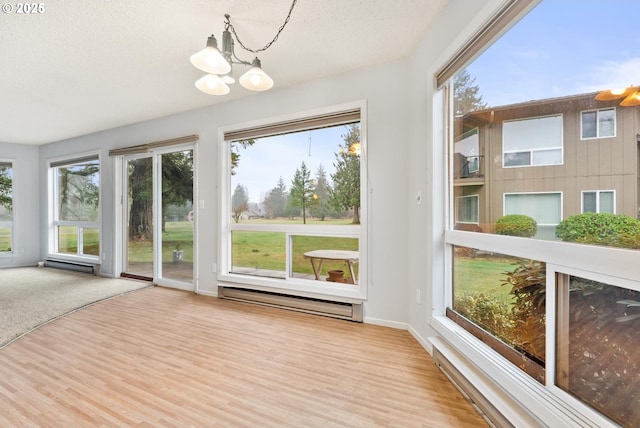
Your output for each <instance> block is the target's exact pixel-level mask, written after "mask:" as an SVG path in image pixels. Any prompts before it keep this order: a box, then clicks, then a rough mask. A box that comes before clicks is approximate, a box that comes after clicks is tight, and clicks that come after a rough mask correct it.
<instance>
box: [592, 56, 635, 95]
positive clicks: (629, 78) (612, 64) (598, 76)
mask: <svg viewBox="0 0 640 428" xmlns="http://www.w3.org/2000/svg"><path fill="white" fill-rule="evenodd" d="M585 81H586V82H585V84H584V86H583V87H582V89H581V90H580V92H595V91H601V90H603V89H613V88H625V87H627V86H631V85H634V86H637V85H640V57H638V58H629V59H626V60H623V61H605V62H603V63H601V64H599V65H597V66H595V67H594V69H593V70H592V71H591V72H588V73H586V74H585Z"/></svg>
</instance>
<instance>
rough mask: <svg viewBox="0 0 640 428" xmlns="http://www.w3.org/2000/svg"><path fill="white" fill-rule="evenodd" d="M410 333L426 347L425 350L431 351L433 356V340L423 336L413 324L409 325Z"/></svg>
mask: <svg viewBox="0 0 640 428" xmlns="http://www.w3.org/2000/svg"><path fill="white" fill-rule="evenodd" d="M409 333H411V336H413V338H414V339H415V340H417V341H418V343H419V344H420V345H421V346H422V347H423V348H424V349H425V351H427V352H428V353H429V355H431V356H433V344H432V343H431V341H429V340H427V339H425V338H424V337H422V336H421V335H420V333H418V330H416V329H415V328H413V326H412V325H409Z"/></svg>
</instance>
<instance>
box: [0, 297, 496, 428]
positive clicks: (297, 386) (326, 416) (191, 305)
mask: <svg viewBox="0 0 640 428" xmlns="http://www.w3.org/2000/svg"><path fill="white" fill-rule="evenodd" d="M0 426H2V427H12V426H19V427H30V426H34V427H84V426H90V427H91V426H146V427H158V426H162V427H169V426H170V427H216V426H221V427H288V426H290V427H323V428H324V427H344V426H347V427H375V426H383V427H420V426H422V427H482V426H487V425H486V423H485V422H484V420H483V419H482V418H481V417H480V416H479V415H478V414H477V413H476V411H475V410H474V409H473V408H472V407H471V405H470V404H469V403H468V402H467V401H465V399H464V398H463V397H462V396H461V395H460V393H459V392H458V391H457V390H456V389H455V388H454V387H453V386H452V385H451V384H450V383H449V382H448V381H447V379H446V378H445V377H444V375H443V374H442V373H441V372H440V371H439V370H438V369H437V368H436V367H435V366H434V364H433V362H432V360H431V358H430V357H429V355H428V354H427V353H426V352H425V351H424V349H422V347H421V346H420V345H419V344H418V343H417V342H416V341H415V340H414V339H413V338H412V337H411V336H410V334H409V333H408V332H406V331H401V330H395V329H390V328H384V327H377V326H371V325H363V324H357V323H352V322H349V321H342V320H334V319H331V318H325V317H319V316H314V315H307V314H301V313H297V312H291V311H285V310H280V309H273V308H265V307H261V306H256V305H250V304H245V303H237V302H231V301H225V300H219V299H215V298H211V297H204V296H198V295H195V294H193V293H187V292H182V291H176V290H170V289H163V288H159V287H154V288H149V289H145V290H141V291H136V292H133V293H129V294H127V295H124V296H120V297H117V298H114V299H111V300H108V301H105V302H102V303H99V304H96V305H93V306H91V307H88V308H85V309H83V310H80V311H78V312H75V313H73V314H70V315H68V316H66V317H64V318H61V319H59V320H57V321H54V322H52V323H50V324H47V325H45V326H43V327H41V328H39V329H38V330H36V331H34V332H32V333H30V334H28V335H27V336H25V337H23V338H21V339H19V340H18V341H16V342H14V343H13V344H11V345H9V346H8V347H6V348H5V349H4V350H2V351H0Z"/></svg>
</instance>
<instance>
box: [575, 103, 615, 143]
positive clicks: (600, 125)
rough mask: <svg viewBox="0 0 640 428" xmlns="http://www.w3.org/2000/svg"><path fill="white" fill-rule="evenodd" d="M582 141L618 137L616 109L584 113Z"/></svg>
mask: <svg viewBox="0 0 640 428" xmlns="http://www.w3.org/2000/svg"><path fill="white" fill-rule="evenodd" d="M581 129H582V139H583V140H585V139H588V138H604V137H615V136H616V110H615V109H614V108H608V109H600V110H590V111H583V112H582V121H581Z"/></svg>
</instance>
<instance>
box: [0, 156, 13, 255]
mask: <svg viewBox="0 0 640 428" xmlns="http://www.w3.org/2000/svg"><path fill="white" fill-rule="evenodd" d="M12 248H13V164H12V163H11V162H7V161H2V160H0V253H9V252H11V251H12Z"/></svg>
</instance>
